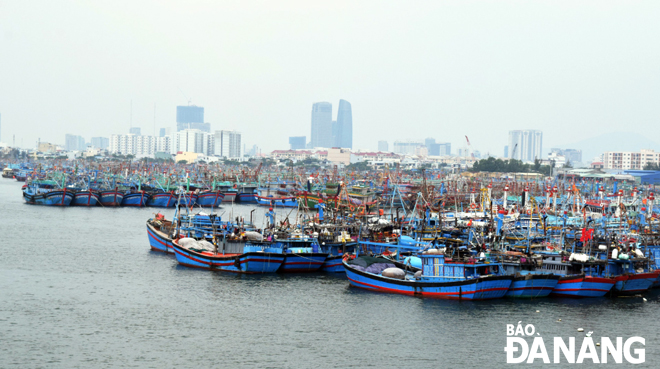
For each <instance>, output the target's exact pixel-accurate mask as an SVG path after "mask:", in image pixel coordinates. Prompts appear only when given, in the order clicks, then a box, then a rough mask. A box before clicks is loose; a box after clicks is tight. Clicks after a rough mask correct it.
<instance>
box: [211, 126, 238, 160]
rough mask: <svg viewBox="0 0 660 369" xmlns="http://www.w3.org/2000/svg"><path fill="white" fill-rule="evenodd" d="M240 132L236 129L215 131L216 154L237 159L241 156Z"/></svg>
mask: <svg viewBox="0 0 660 369" xmlns="http://www.w3.org/2000/svg"><path fill="white" fill-rule="evenodd" d="M241 148H242V146H241V133H240V132H238V131H226V130H223V131H215V150H214V153H215V155H216V156H222V157H225V158H228V159H238V158H240V157H241Z"/></svg>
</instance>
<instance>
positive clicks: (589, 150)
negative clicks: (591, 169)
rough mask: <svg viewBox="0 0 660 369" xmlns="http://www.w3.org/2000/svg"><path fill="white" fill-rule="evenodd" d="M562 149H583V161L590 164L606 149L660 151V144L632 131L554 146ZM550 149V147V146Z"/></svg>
mask: <svg viewBox="0 0 660 369" xmlns="http://www.w3.org/2000/svg"><path fill="white" fill-rule="evenodd" d="M553 147H558V148H560V149H577V150H582V162H583V163H584V164H588V163H590V162H592V161H593V160H594V158H595V157H596V156H598V155H600V154H602V153H604V152H605V151H639V150H641V149H653V150H655V151H660V144H659V143H657V142H655V141H653V140H651V139H650V138H648V137H645V136H644V135H641V134H639V133H632V132H612V133H605V134H603V135H600V136H597V137H592V138H587V139H585V140H582V141H579V142H576V143H574V144H570V145H559V146H553ZM548 151H550V148H548Z"/></svg>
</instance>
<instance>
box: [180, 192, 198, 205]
mask: <svg viewBox="0 0 660 369" xmlns="http://www.w3.org/2000/svg"><path fill="white" fill-rule="evenodd" d="M180 196H181V198H180V199H179V203H180V204H181V205H183V206H186V207H192V206H194V205H195V203H196V202H197V197H198V196H199V195H198V194H197V192H196V191H185V192H183V193H181V194H180Z"/></svg>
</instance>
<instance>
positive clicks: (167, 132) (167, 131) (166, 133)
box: [158, 127, 172, 137]
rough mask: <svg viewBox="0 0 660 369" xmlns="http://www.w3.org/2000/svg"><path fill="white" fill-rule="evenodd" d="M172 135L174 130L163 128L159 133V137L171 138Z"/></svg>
mask: <svg viewBox="0 0 660 369" xmlns="http://www.w3.org/2000/svg"><path fill="white" fill-rule="evenodd" d="M170 134H172V128H169V127H168V128H161V129H160V131H159V132H158V137H165V136H169V135H170Z"/></svg>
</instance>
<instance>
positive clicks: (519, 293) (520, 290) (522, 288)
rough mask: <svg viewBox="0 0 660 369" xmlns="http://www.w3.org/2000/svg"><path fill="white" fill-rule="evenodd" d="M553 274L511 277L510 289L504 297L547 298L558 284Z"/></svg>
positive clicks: (557, 279) (556, 277) (557, 278)
mask: <svg viewBox="0 0 660 369" xmlns="http://www.w3.org/2000/svg"><path fill="white" fill-rule="evenodd" d="M559 278H561V277H560V276H558V275H555V274H527V275H517V276H514V277H513V282H512V283H511V287H509V290H508V291H507V292H506V295H505V296H506V297H513V298H537V297H547V296H548V295H550V292H552V290H554V289H555V287H556V286H557V282H559Z"/></svg>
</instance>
